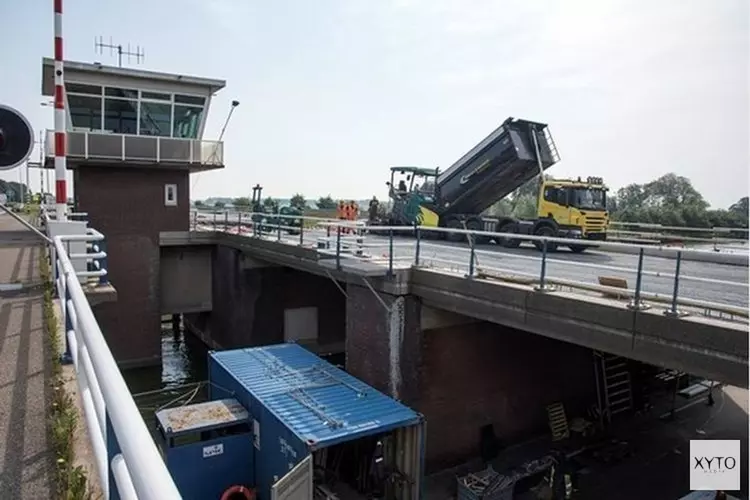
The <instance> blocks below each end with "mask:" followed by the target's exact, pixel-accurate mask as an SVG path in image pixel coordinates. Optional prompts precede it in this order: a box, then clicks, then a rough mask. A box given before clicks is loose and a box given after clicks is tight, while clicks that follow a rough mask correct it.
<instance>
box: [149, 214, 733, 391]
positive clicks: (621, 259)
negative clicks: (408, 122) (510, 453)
mask: <svg viewBox="0 0 750 500" xmlns="http://www.w3.org/2000/svg"><path fill="white" fill-rule="evenodd" d="M257 215H258V214H234V215H233V219H232V220H230V219H229V215H227V216H226V217H220V218H219V219H220V220H221V224H218V225H217V226H216V227H215V228H214V227H212V226H207V225H204V224H200V223H198V224H197V225H194V229H195V230H194V231H191V232H171V233H162V235H161V240H160V241H161V245H162V247H163V248H164V249H171V251H167V252H166V253H163V256H162V260H163V262H164V264H163V265H164V268H165V269H170V270H169V276H170V277H171V276H178V275H179V276H182V277H183V278H182V279H183V280H186V279H187V276H191V275H193V276H195V277H196V279H195V281H191V282H190V284H189V285H188V284H187V283H186V282H185V281H183V282H182V284H181V286H179V287H175V290H179V294H178V295H179V296H176V295H174V294H170V293H169V292H168V291H165V292H164V293H165V294H166V295H164V296H163V297H162V306H163V309H162V312H163V313H190V312H200V311H202V312H208V311H210V310H211V308H212V306H211V297H210V295H211V293H210V292H211V290H210V289H209V287H208V286H207V285H206V283H209V282H210V283H214V282H215V281H216V280H219V283H220V282H221V280H222V279H223V276H222V275H220V274H217V272H216V271H215V270H214V272H213V273H211V269H212V263H213V262H216V261H215V256H214V255H213V253H212V252H210V251H208V250H207V251H204V252H200V251H195V250H196V249H200V248H204V249H208V248H210V247H212V246H216V245H219V246H224V247H228V248H232V249H235V250H238V251H240V252H241V253H242V254H243V255H245V256H248V257H251V258H252V259H254V260H256V261H257V262H258V263H266V265H268V264H273V265H279V266H288V267H291V268H294V269H297V270H299V271H303V272H306V273H312V274H316V275H319V276H324V277H328V278H329V279H330V280H333V281H335V282H339V281H341V282H343V283H345V284H348V283H352V284H355V285H356V286H365V287H367V288H369V289H371V291H372V292H373V293H375V294H387V295H389V296H407V295H413V296H415V297H418V298H419V299H420V301H421V303H422V304H424V305H427V306H429V307H432V308H435V309H439V310H443V311H450V312H451V313H454V314H458V315H462V316H465V317H469V318H473V319H479V320H485V321H490V322H492V323H496V324H498V325H503V326H507V327H512V328H518V329H521V330H524V331H530V332H533V333H536V334H540V335H544V336H547V337H551V338H555V339H558V340H564V341H566V342H572V343H575V344H578V345H582V346H585V347H589V348H592V349H596V350H601V351H605V352H609V353H612V354H616V355H619V356H625V357H629V358H632V359H637V360H639V361H643V362H646V363H651V364H657V365H660V366H665V367H668V368H673V369H676V370H682V371H686V372H689V373H694V374H696V375H702V376H705V377H708V378H712V379H715V380H722V381H725V382H729V383H732V384H735V385H741V386H746V385H747V348H748V346H747V338H746V337H747V335H746V329H747V317H748V310H747V303H748V288H747V286H748V281H747V275H746V272H745V271H746V266H747V259H746V257H745V258H744V261H743V259H742V258H740V259H736V258H733V259H728V260H726V261H725V262H724V263H722V260H723V259H724V258H725V256H717V255H716V254H712V253H707V252H701V251H690V250H682V251H675V250H673V249H653V248H647V247H637V246H633V245H623V244H610V243H603V244H599V245H598V247H599V248H598V249H596V250H595V251H592V252H591V253H587V254H570V253H562V252H559V253H551V252H543V253H541V255H540V253H539V252H537V251H536V250H532V249H516V250H509V249H505V248H492V247H490V248H489V249H487V248H480V247H473V246H472V245H470V244H469V243H464V244H450V243H444V242H436V241H434V240H428V239H426V238H422V239H420V240H418V241H412V240H413V239H412V240H410V239H407V237H405V236H400V237H396V236H393V233H394V232H396V231H397V230H401V231H402V232H403V228H368V231H370V232H372V231H374V230H376V231H378V233H380V234H382V233H384V232H385V233H390V234H391V237H390V238H389V237H383V236H380V235H378V234H377V233H375V234H366V235H362V234H359V235H356V234H352V233H351V232H349V231H357V232H360V233H361V232H363V231H362V230H361V229H360V230H357V229H351V226H349V227H347V225H345V224H341V223H339V222H338V221H325V220H324V221H320V220H307V219H304V224H302V227H301V230H300V228H298V227H291V226H288V225H286V224H282V223H280V224H278V225H277V226H271V227H266V228H264V229H265V231H259V230H258V229H257V228H256V229H255V230H254V229H253V227H252V223H251V221H252V220H253V217H254V216H257ZM282 217H285V216H282ZM194 219H195V220H197V217H194ZM288 219H289V220H292V219H293V218H292V217H291V216H289V217H288ZM243 220H244V221H246V222H242V221H243ZM225 222H226V224H225ZM232 222H234V224H232ZM245 224H247V225H245ZM321 228H323V229H321ZM245 231H246V232H245ZM342 231H343V233H342ZM243 232H245V233H244V234H243ZM290 232H292V233H295V234H289V233H290ZM466 233H467V235H469V236H470V237H471V236H472V232H470V231H469V232H466ZM476 236H479V235H478V234H477V235H476ZM481 236H484V237H487V236H498V237H499V236H500V235H492V234H487V233H483V234H482V235H481ZM506 236H509V237H512V235H506ZM187 248H192V249H193V250H194V253H192V254H186V253H185V252H184V251H183V250H185V249H187ZM608 250H609V251H610V252H608ZM641 250H643V253H645V252H646V251H648V252H649V253H650V254H651V255H649V256H645V255H642V254H641ZM612 251H616V252H617V253H615V252H612ZM626 251H627V252H628V253H624V252H626ZM660 252H661V253H663V254H665V255H664V256H658V254H659V253H660ZM670 254H672V255H673V256H674V258H672V255H670ZM188 255H189V257H187V256H188ZM655 255H656V256H655ZM177 256H179V257H180V259H179V260H178V259H177ZM733 257H734V256H733ZM710 260H713V262H710ZM220 266H221V264H219V265H218V266H217V265H214V266H213V267H220ZM738 269H741V271H740V272H738ZM197 270H200V271H197ZM237 272H241V271H240V270H239V269H237ZM209 275H210V276H212V278H211V279H210V280H209ZM169 279H171V278H169ZM219 286H221V285H219ZM338 286H340V285H338ZM214 288H215V285H214ZM341 292H342V293H343V294H344V295H346V291H345V290H344V289H343V288H341ZM180 302H182V303H181V304H180ZM197 304H202V305H198V306H197V307H196V305H197ZM351 333H353V332H349V331H347V336H348V335H350V334H351Z"/></svg>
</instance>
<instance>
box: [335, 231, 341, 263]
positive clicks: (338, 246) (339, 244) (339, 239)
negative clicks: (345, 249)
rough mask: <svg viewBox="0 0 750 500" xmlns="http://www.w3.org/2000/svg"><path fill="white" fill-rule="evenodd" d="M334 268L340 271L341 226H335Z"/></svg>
mask: <svg viewBox="0 0 750 500" xmlns="http://www.w3.org/2000/svg"><path fill="white" fill-rule="evenodd" d="M336 270H338V271H341V226H336Z"/></svg>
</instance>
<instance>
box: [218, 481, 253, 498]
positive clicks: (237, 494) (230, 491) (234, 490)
mask: <svg viewBox="0 0 750 500" xmlns="http://www.w3.org/2000/svg"><path fill="white" fill-rule="evenodd" d="M240 499H244V500H255V490H252V489H250V488H246V487H245V486H240V485H237V484H236V485H234V486H230V487H229V488H227V490H226V491H225V492H224V494H223V495H221V500H240Z"/></svg>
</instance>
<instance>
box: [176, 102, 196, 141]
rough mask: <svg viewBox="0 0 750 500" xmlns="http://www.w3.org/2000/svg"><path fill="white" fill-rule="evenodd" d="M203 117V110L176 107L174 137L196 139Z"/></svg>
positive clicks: (190, 107) (192, 107)
mask: <svg viewBox="0 0 750 500" xmlns="http://www.w3.org/2000/svg"><path fill="white" fill-rule="evenodd" d="M202 117H203V108H199V107H195V106H180V105H177V104H175V107H174V137H184V138H188V139H196V138H197V137H198V130H199V129H200V125H201V118H202Z"/></svg>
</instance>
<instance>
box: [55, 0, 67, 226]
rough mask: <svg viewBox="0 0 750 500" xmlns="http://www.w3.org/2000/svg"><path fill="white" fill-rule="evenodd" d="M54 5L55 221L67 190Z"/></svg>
mask: <svg viewBox="0 0 750 500" xmlns="http://www.w3.org/2000/svg"><path fill="white" fill-rule="evenodd" d="M53 1H54V4H55V208H56V212H57V220H59V221H63V220H66V219H67V208H68V205H67V204H68V189H67V185H66V182H65V171H66V167H67V166H66V160H65V126H66V124H65V87H64V86H63V85H64V82H63V38H62V0H53Z"/></svg>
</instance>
